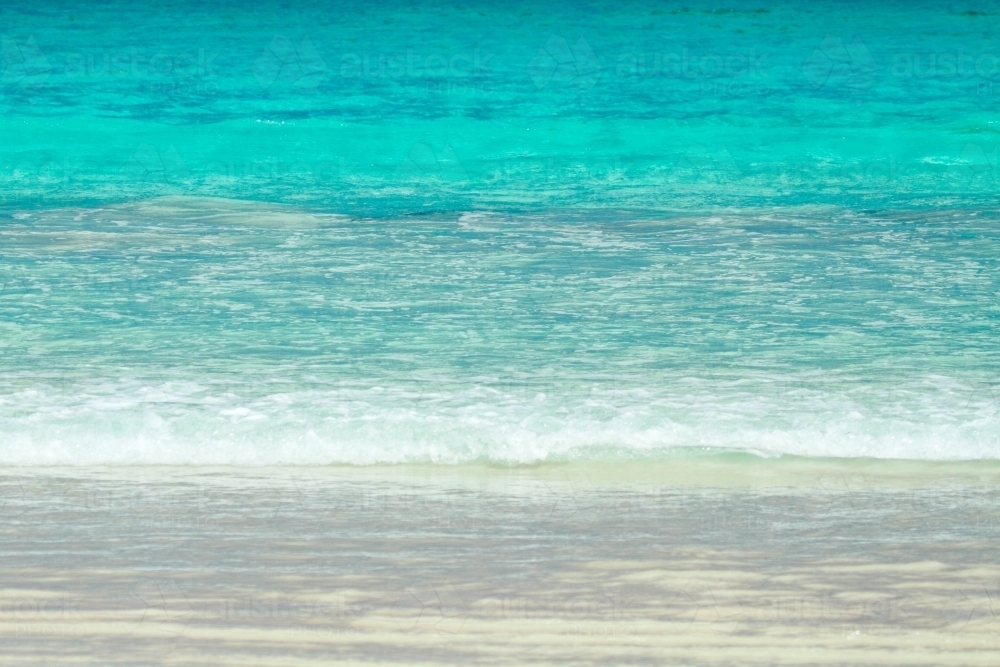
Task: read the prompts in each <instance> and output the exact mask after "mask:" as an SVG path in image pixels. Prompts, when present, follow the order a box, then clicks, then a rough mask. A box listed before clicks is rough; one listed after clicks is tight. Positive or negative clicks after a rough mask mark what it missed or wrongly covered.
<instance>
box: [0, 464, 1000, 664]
mask: <svg viewBox="0 0 1000 667" xmlns="http://www.w3.org/2000/svg"><path fill="white" fill-rule="evenodd" d="M998 482H1000V466H997V465H995V464H992V463H966V464H943V463H941V464H932V463H905V462H878V461H851V462H838V461H805V460H794V459H791V460H781V461H774V460H772V461H762V460H755V459H750V458H740V457H735V458H725V457H720V458H717V459H711V458H709V459H695V460H680V461H673V462H664V463H635V464H624V463H616V464H596V463H594V464H565V465H557V464H549V465H542V466H534V467H521V468H500V467H490V466H457V467H449V466H394V467H377V466H376V467H367V468H357V467H332V468H268V469H263V468H258V469H237V468H224V469H222V468H220V469H209V468H189V469H181V468H161V469H152V468H107V469H97V468H77V469H23V468H21V469H18V468H7V469H0V494H2V495H0V559H2V560H0V562H2V563H3V565H2V568H0V663H2V664H11V665H36V664H39V665H41V664H44V665H64V664H65V665H72V664H102V665H153V664H169V665H230V664H233V665H241V666H244V667H249V666H251V665H321V664H332V663H337V664H376V663H377V664H407V665H414V664H426V665H435V664H463V665H464V664H578V665H589V664H601V665H607V664H614V665H619V664H635V665H645V664H650V665H667V664H699V665H705V664H708V665H715V664H718V665H722V664H726V665H731V664H740V665H747V664H768V665H773V664H781V665H785V664H789V665H793V664H794V665H805V664H809V665H813V664H852V665H868V664H906V665H918V664H926V665H966V664H967V665H978V664H982V665H996V664H1000V549H998V546H1000V484H998Z"/></svg>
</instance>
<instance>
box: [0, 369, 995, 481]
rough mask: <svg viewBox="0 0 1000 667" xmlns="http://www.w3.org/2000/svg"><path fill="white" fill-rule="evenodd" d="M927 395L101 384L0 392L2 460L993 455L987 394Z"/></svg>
mask: <svg viewBox="0 0 1000 667" xmlns="http://www.w3.org/2000/svg"><path fill="white" fill-rule="evenodd" d="M933 385H934V386H935V389H933V390H931V391H929V390H928V386H931V385H930V384H928V385H926V386H923V387H920V388H919V389H920V393H917V392H916V391H910V392H908V391H906V390H905V389H904V390H903V391H899V390H898V389H896V390H895V392H894V393H889V392H888V390H887V389H885V390H882V391H878V390H875V389H874V388H871V387H867V388H866V387H855V388H854V389H852V390H851V391H849V392H846V393H840V394H828V393H827V394H824V393H822V392H817V391H810V390H787V389H786V390H785V395H784V396H780V395H777V394H775V393H771V394H768V395H756V394H753V393H748V392H745V391H743V390H741V389H740V388H739V386H738V385H729V386H726V387H719V386H715V387H713V386H712V385H711V384H709V383H704V382H688V383H687V387H686V389H687V391H685V392H684V393H668V392H665V391H664V390H663V389H662V388H661V389H658V390H657V389H642V388H636V389H631V390H610V391H605V390H600V389H593V390H591V391H589V392H577V393H575V394H573V395H560V394H558V393H552V391H551V390H550V392H549V393H542V392H535V391H522V392H514V393H512V392H510V391H504V390H497V389H493V388H490V387H487V386H477V387H472V388H469V389H466V390H464V391H462V392H458V393H454V392H451V391H450V390H446V389H443V388H440V387H431V388H424V389H423V390H421V389H420V388H415V387H411V388H408V389H393V388H384V387H372V388H368V389H356V388H353V389H347V388H342V389H332V390H327V391H318V390H310V391H295V390H291V391H288V392H282V393H274V394H267V395H260V396H258V397H256V398H251V397H247V396H241V395H240V394H239V393H236V391H222V392H220V391H218V390H217V388H212V387H206V386H203V385H200V384H198V383H196V382H168V383H164V384H161V385H145V384H142V383H137V382H106V383H100V384H92V385H90V386H89V387H87V388H86V389H84V388H80V389H79V390H78V391H76V392H74V393H73V395H67V394H64V393H62V392H59V391H54V389H55V388H52V387H49V388H43V389H31V390H24V391H21V392H18V393H13V394H6V395H3V396H2V398H0V423H3V424H4V430H5V432H4V435H3V438H2V441H0V463H2V464H6V465H87V464H172V465H188V464H206V465H208V464H226V465H268V464H299V465H321V464H336V463H350V464H373V463H386V462H389V463H398V462H433V463H460V462H466V461H475V460H485V461H493V462H498V463H507V464H519V463H535V462H539V461H553V460H574V459H601V460H616V459H621V460H628V459H635V458H650V457H652V458H660V457H664V456H671V455H676V454H678V453H680V452H682V451H690V450H691V449H703V450H706V451H709V450H714V451H725V450H741V451H746V452H750V453H755V454H758V455H761V456H775V455H780V454H793V455H801V456H823V457H876V458H908V459H929V460H955V459H979V458H1000V413H998V403H997V400H996V398H997V397H996V396H994V395H992V394H991V393H990V391H991V390H989V389H988V388H984V387H963V386H959V385H956V384H954V383H947V382H944V381H943V380H942V379H941V378H936V379H934V381H933ZM231 389H235V388H231ZM910 389H914V390H915V389H918V388H917V387H911V388H910Z"/></svg>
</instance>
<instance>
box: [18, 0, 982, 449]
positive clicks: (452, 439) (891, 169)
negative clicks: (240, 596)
mask: <svg viewBox="0 0 1000 667" xmlns="http://www.w3.org/2000/svg"><path fill="white" fill-rule="evenodd" d="M900 26H905V28H906V29H905V30H904V29H901V28H900ZM0 35H2V59H0V64H2V73H0V465H36V464H97V463H104V464H119V463H130V464H227V465H238V464H250V465H263V464H282V463H291V464H310V465H311V464H329V463H379V462H431V463H458V462H470V461H486V462H497V463H533V462H539V461H563V460H581V459H587V460H591V459H594V460H600V461H615V460H633V459H640V460H646V459H663V458H669V457H675V456H680V457H688V456H699V455H702V454H703V453H705V452H708V453H712V452H723V453H727V454H726V455H727V456H737V455H739V456H742V455H743V454H736V453H744V452H745V453H750V454H755V455H763V456H778V455H796V456H807V457H848V458H863V457H875V458H894V459H899V458H903V459H929V460H941V459H997V458H1000V412H998V410H1000V210H998V207H997V204H998V202H1000V171H998V167H1000V165H998V161H997V160H998V158H997V155H998V150H1000V117H998V115H997V109H998V108H1000V107H998V105H1000V9H998V8H997V6H996V5H995V4H994V3H988V2H965V3H950V2H949V3H946V2H894V3H893V2H890V3H883V4H879V5H877V6H876V5H872V4H870V3H862V2H849V1H840V2H789V3H775V2H768V3H759V5H758V4H754V3H748V2H712V3H707V2H683V3H672V2H671V3H668V2H640V1H636V2H629V3H620V2H619V3H611V2H574V3H570V2H557V1H548V2H541V3H538V2H536V3H520V2H507V3H500V2H487V1H480V2H458V3H449V4H447V5H445V4H443V3H433V4H419V3H407V2H380V3H377V4H376V3H362V2H324V3H320V2H312V3H310V2H296V3H284V2H276V1H269V0H264V1H261V2H249V3H247V2H225V1H218V2H213V3H211V4H205V3H195V2H190V1H187V0H181V1H174V2H163V3H156V4H146V3H135V2H129V3H125V2H122V3H115V2H103V3H89V4H85V3H79V2H60V1H58V0H45V1H43V2H37V3H30V2H21V1H17V0H15V1H14V2H5V3H3V4H2V5H0Z"/></svg>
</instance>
